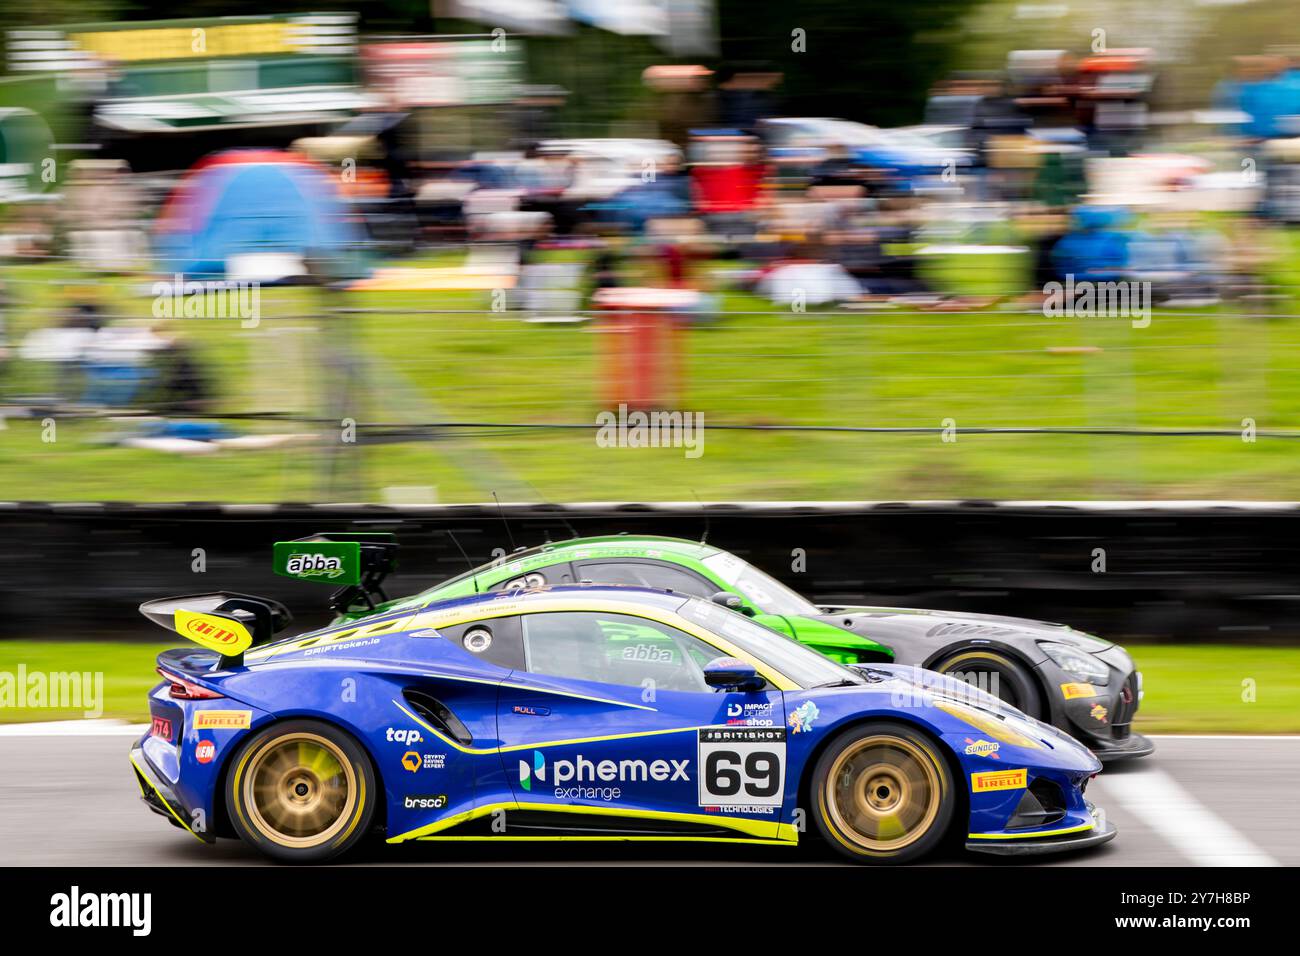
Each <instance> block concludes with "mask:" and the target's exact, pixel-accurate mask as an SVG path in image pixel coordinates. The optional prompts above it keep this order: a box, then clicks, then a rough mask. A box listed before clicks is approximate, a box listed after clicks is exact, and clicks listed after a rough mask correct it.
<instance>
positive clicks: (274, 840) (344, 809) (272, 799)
mask: <svg viewBox="0 0 1300 956" xmlns="http://www.w3.org/2000/svg"><path fill="white" fill-rule="evenodd" d="M231 766H232V767H233V768H234V769H233V770H231V772H230V773H229V774H227V776H226V807H227V808H228V810H229V815H230V822H231V824H232V825H233V826H234V828H235V832H236V833H238V834H239V837H240V839H242V840H243V841H244V842H245V843H248V844H249V845H250V846H254V847H256V848H257V849H259V850H261V851H262V852H263V853H265V854H266V855H267V856H270V857H272V858H273V859H276V860H280V861H281V862H285V863H320V862H322V861H324V860H329V859H332V858H333V857H336V856H338V855H340V854H342V853H345V852H347V851H348V850H349V849H351V848H352V847H353V846H355V845H356V844H357V842H358V841H360V840H361V839H362V838H363V837H364V836H365V834H366V832H367V830H368V829H369V827H370V820H371V817H372V816H373V815H374V810H375V803H376V801H377V800H378V788H377V787H376V784H375V771H374V768H373V767H372V766H371V764H370V758H369V757H368V756H367V755H366V752H365V751H364V750H363V749H362V748H361V745H360V744H358V743H357V742H356V741H355V740H353V739H352V737H351V735H349V734H347V733H345V732H344V731H342V730H340V729H339V728H337V727H334V726H332V725H330V724H327V723H323V722H321V721H317V720H287V721H283V722H282V723H277V724H273V725H272V726H270V727H267V728H266V729H265V730H263V731H261V732H260V733H257V734H254V735H253V736H252V737H250V738H249V739H248V740H247V741H245V742H244V745H243V746H242V747H240V748H239V750H238V751H237V752H236V753H235V756H234V759H233V762H232V763H231Z"/></svg>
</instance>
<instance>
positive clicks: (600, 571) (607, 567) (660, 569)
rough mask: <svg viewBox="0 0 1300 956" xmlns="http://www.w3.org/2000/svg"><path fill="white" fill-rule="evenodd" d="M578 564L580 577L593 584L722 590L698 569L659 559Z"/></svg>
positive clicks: (696, 593) (705, 593)
mask: <svg viewBox="0 0 1300 956" xmlns="http://www.w3.org/2000/svg"><path fill="white" fill-rule="evenodd" d="M576 567H577V571H578V578H579V580H583V581H591V582H592V583H593V584H633V585H637V586H639V587H644V588H659V589H661V590H665V591H667V590H672V591H676V592H677V593H678V594H689V595H691V596H692V597H703V598H706V597H711V596H712V595H714V594H716V593H717V592H718V590H719V589H718V588H716V587H714V586H713V584H711V583H710V582H709V581H706V580H705V579H704V578H702V577H700V576H699V575H698V574H695V573H694V572H691V571H688V570H686V569H685V568H678V567H674V566H673V565H671V564H661V563H659V562H657V561H584V562H582V563H581V564H578V565H576Z"/></svg>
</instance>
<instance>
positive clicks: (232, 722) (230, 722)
mask: <svg viewBox="0 0 1300 956" xmlns="http://www.w3.org/2000/svg"><path fill="white" fill-rule="evenodd" d="M252 722H253V712H252V711H251V710H201V711H199V712H198V713H197V714H195V715H194V727H195V729H196V730H247V729H248V728H249V726H250V725H251V724H252Z"/></svg>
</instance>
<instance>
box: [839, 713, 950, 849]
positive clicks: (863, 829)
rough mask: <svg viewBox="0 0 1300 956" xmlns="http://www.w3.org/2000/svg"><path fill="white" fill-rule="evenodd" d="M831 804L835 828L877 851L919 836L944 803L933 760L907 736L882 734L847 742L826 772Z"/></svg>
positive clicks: (908, 842) (904, 844)
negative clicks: (848, 743)
mask: <svg viewBox="0 0 1300 956" xmlns="http://www.w3.org/2000/svg"><path fill="white" fill-rule="evenodd" d="M825 797H826V809H827V813H828V814H829V816H830V819H831V821H832V823H833V824H834V826H835V828H836V829H837V830H839V831H840V833H842V834H843V835H844V837H845V838H846V839H848V840H851V841H852V842H853V843H855V844H856V845H857V846H859V847H861V848H862V849H864V850H867V851H869V852H872V853H893V852H896V851H898V850H901V849H903V848H904V847H907V846H910V845H911V844H912V843H914V842H916V841H917V840H918V839H920V838H921V837H922V836H923V835H924V834H925V833H926V832H928V831H929V829H930V826H931V825H932V824H933V823H934V821H935V818H936V817H937V816H938V815H939V807H940V805H941V804H942V802H943V785H942V782H941V780H940V777H939V769H938V768H937V767H936V766H935V763H934V759H933V758H932V757H931V756H930V755H929V754H927V753H926V752H925V751H924V750H922V749H921V748H920V747H918V746H917V745H916V744H914V743H912V742H911V741H910V740H907V739H905V738H902V737H895V736H893V735H889V734H880V735H876V736H871V737H863V738H862V739H861V740H855V741H854V742H853V743H851V744H850V745H849V746H847V747H845V748H844V749H843V750H842V751H841V752H840V754H839V756H837V757H836V758H835V763H834V764H832V765H831V771H830V773H829V774H828V775H827V777H826V794H825Z"/></svg>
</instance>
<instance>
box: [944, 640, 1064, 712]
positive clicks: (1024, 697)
mask: <svg viewBox="0 0 1300 956" xmlns="http://www.w3.org/2000/svg"><path fill="white" fill-rule="evenodd" d="M934 669H935V670H937V671H938V672H939V673H941V674H947V675H948V676H950V677H955V678H957V679H958V680H960V681H963V682H964V683H967V684H970V685H971V686H972V687H977V688H979V689H980V690H982V691H986V692H988V693H990V694H992V695H993V696H994V697H997V698H999V699H1000V700H1002V701H1003V702H1004V703H1007V704H1010V705H1011V706H1012V707H1015V708H1016V709H1018V710H1022V711H1024V712H1025V713H1026V714H1028V715H1029V716H1030V717H1034V718H1038V719H1041V718H1042V711H1043V695H1042V694H1041V693H1040V692H1039V690H1038V684H1037V682H1036V681H1035V680H1034V678H1033V675H1032V674H1030V673H1029V670H1028V669H1027V668H1026V667H1025V666H1024V665H1022V664H1021V663H1019V662H1018V661H1016V660H1015V659H1013V658H1011V657H1009V656H1008V655H1006V654H1001V653H999V652H997V651H990V650H983V649H980V650H967V651H959V652H957V653H956V654H953V655H952V656H951V657H947V658H945V659H944V660H942V661H940V662H939V663H937V664H935V665H934Z"/></svg>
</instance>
